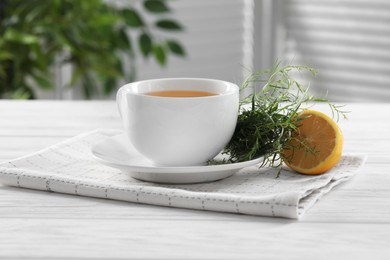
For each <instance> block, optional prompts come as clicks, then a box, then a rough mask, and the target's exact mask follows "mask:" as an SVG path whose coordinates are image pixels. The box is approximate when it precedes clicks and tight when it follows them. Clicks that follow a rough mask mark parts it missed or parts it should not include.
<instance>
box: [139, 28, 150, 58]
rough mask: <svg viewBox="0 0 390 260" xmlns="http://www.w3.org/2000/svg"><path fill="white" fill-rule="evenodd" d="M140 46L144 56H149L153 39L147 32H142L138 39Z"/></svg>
mask: <svg viewBox="0 0 390 260" xmlns="http://www.w3.org/2000/svg"><path fill="white" fill-rule="evenodd" d="M138 44H139V47H140V49H141V52H142V54H143V55H144V57H147V56H149V54H150V53H151V51H152V39H151V38H150V36H149V35H148V34H146V33H142V34H141V35H140V37H139V40H138Z"/></svg>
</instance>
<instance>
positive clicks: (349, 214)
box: [0, 100, 390, 260]
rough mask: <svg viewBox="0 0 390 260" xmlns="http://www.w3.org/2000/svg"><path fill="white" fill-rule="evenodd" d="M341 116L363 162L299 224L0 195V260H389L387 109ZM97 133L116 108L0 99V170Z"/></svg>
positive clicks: (0, 191) (16, 192) (109, 124)
mask: <svg viewBox="0 0 390 260" xmlns="http://www.w3.org/2000/svg"><path fill="white" fill-rule="evenodd" d="M313 108H314V109H319V110H323V111H325V112H327V113H328V114H330V111H329V110H328V109H326V107H325V106H323V105H321V106H320V105H316V106H314V107H313ZM346 109H347V110H349V111H351V113H350V114H349V119H348V120H342V121H340V122H339V123H340V126H341V128H342V130H343V133H344V139H345V146H344V152H346V153H365V154H367V155H368V159H367V162H366V164H365V166H364V167H363V168H362V170H361V171H360V173H359V174H358V175H357V176H356V177H354V178H353V179H352V180H350V181H348V182H346V183H343V184H341V185H340V186H338V187H336V188H335V189H334V190H333V191H331V192H330V193H329V194H327V195H326V196H325V197H324V198H323V199H322V200H321V201H319V202H318V203H317V204H315V206H314V207H313V208H312V209H310V210H309V212H307V213H306V214H305V216H304V217H303V218H302V219H300V220H288V219H279V218H266V217H254V216H244V215H236V214H226V213H214V212H203V211H195V210H185V209H176V208H165V207H158V206H148V205H141V204H134V203H125V202H118V201H108V200H104V199H95V198H86V197H78V196H72V195H64V194H57V193H50V192H42V191H34V190H27V189H18V188H13V187H6V186H0V259H44V260H45V259H308V258H312V259H368V258H370V259H390V152H389V149H390V112H389V111H390V104H374V103H372V104H360V103H351V104H348V105H347V106H346ZM96 128H116V129H120V128H121V123H120V119H119V116H118V113H117V109H116V105H115V103H114V102H112V101H89V102H88V101H5V100H2V101H0V161H6V160H9V159H13V158H16V157H19V156H23V155H26V154H28V153H31V152H34V151H37V150H39V149H42V148H44V147H47V146H49V145H52V144H55V143H57V142H60V141H62V140H65V139H67V138H69V137H72V136H74V135H77V134H80V133H83V132H86V131H89V130H94V129H96Z"/></svg>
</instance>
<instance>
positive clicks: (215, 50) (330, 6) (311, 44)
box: [0, 0, 390, 102]
mask: <svg viewBox="0 0 390 260" xmlns="http://www.w3.org/2000/svg"><path fill="white" fill-rule="evenodd" d="M0 32H1V35H0V98H2V99H33V98H34V99H113V98H114V96H115V93H116V90H117V89H118V88H119V87H120V86H122V85H123V84H125V83H127V82H131V81H137V80H143V79H150V78H164V77H205V78H215V79H222V80H227V81H231V82H234V83H237V84H239V85H240V84H241V83H242V81H243V80H244V78H245V76H247V75H248V74H249V73H251V72H254V71H258V70H262V69H269V68H271V66H272V65H273V64H274V63H275V61H276V60H277V59H279V60H282V61H284V62H286V63H290V64H294V65H307V66H309V67H312V68H314V69H316V70H317V71H318V76H317V77H316V78H306V76H305V75H296V77H299V78H300V79H301V80H302V82H304V84H306V85H309V84H310V91H312V92H314V93H315V94H316V95H320V96H325V97H327V98H328V99H329V100H331V101H334V102H337V101H343V102H370V101H375V102H390V86H389V82H390V2H389V1H386V0H372V1H363V0H283V1H281V0H274V1H272V0H212V1H208V0H198V1H193V0H137V1H131V0H105V1H103V0H80V1H76V0H29V1H25V0H0Z"/></svg>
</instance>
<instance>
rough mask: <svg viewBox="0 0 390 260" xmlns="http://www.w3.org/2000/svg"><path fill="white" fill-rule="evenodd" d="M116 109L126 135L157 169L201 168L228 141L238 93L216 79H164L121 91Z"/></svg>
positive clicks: (127, 86)
mask: <svg viewBox="0 0 390 260" xmlns="http://www.w3.org/2000/svg"><path fill="white" fill-rule="evenodd" d="M117 104H118V108H119V112H120V115H121V118H122V122H123V128H124V133H125V134H126V136H127V138H128V139H129V141H130V142H131V144H132V145H133V146H134V148H135V149H136V150H137V151H138V152H139V153H140V154H141V155H143V156H144V157H146V158H148V159H149V160H151V161H152V162H154V163H155V164H156V165H158V166H194V165H203V164H206V162H207V161H208V160H210V159H212V158H214V157H215V156H216V155H217V154H218V153H220V152H221V150H222V149H223V148H224V147H225V146H226V145H227V144H228V142H229V141H230V139H231V137H232V135H233V133H234V130H235V127H236V123H237V116H238V107H239V88H238V86H237V85H235V84H233V83H230V82H226V81H221V80H214V79H201V78H167V79H153V80H145V81H139V82H134V83H129V84H126V85H124V86H123V87H121V88H120V89H119V90H118V93H117Z"/></svg>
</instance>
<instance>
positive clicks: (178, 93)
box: [145, 90, 218, 97]
mask: <svg viewBox="0 0 390 260" xmlns="http://www.w3.org/2000/svg"><path fill="white" fill-rule="evenodd" d="M145 95H148V96H156V97H207V96H216V95H218V94H217V93H213V92H209V91H199V90H161V91H151V92H148V93H145Z"/></svg>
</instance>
